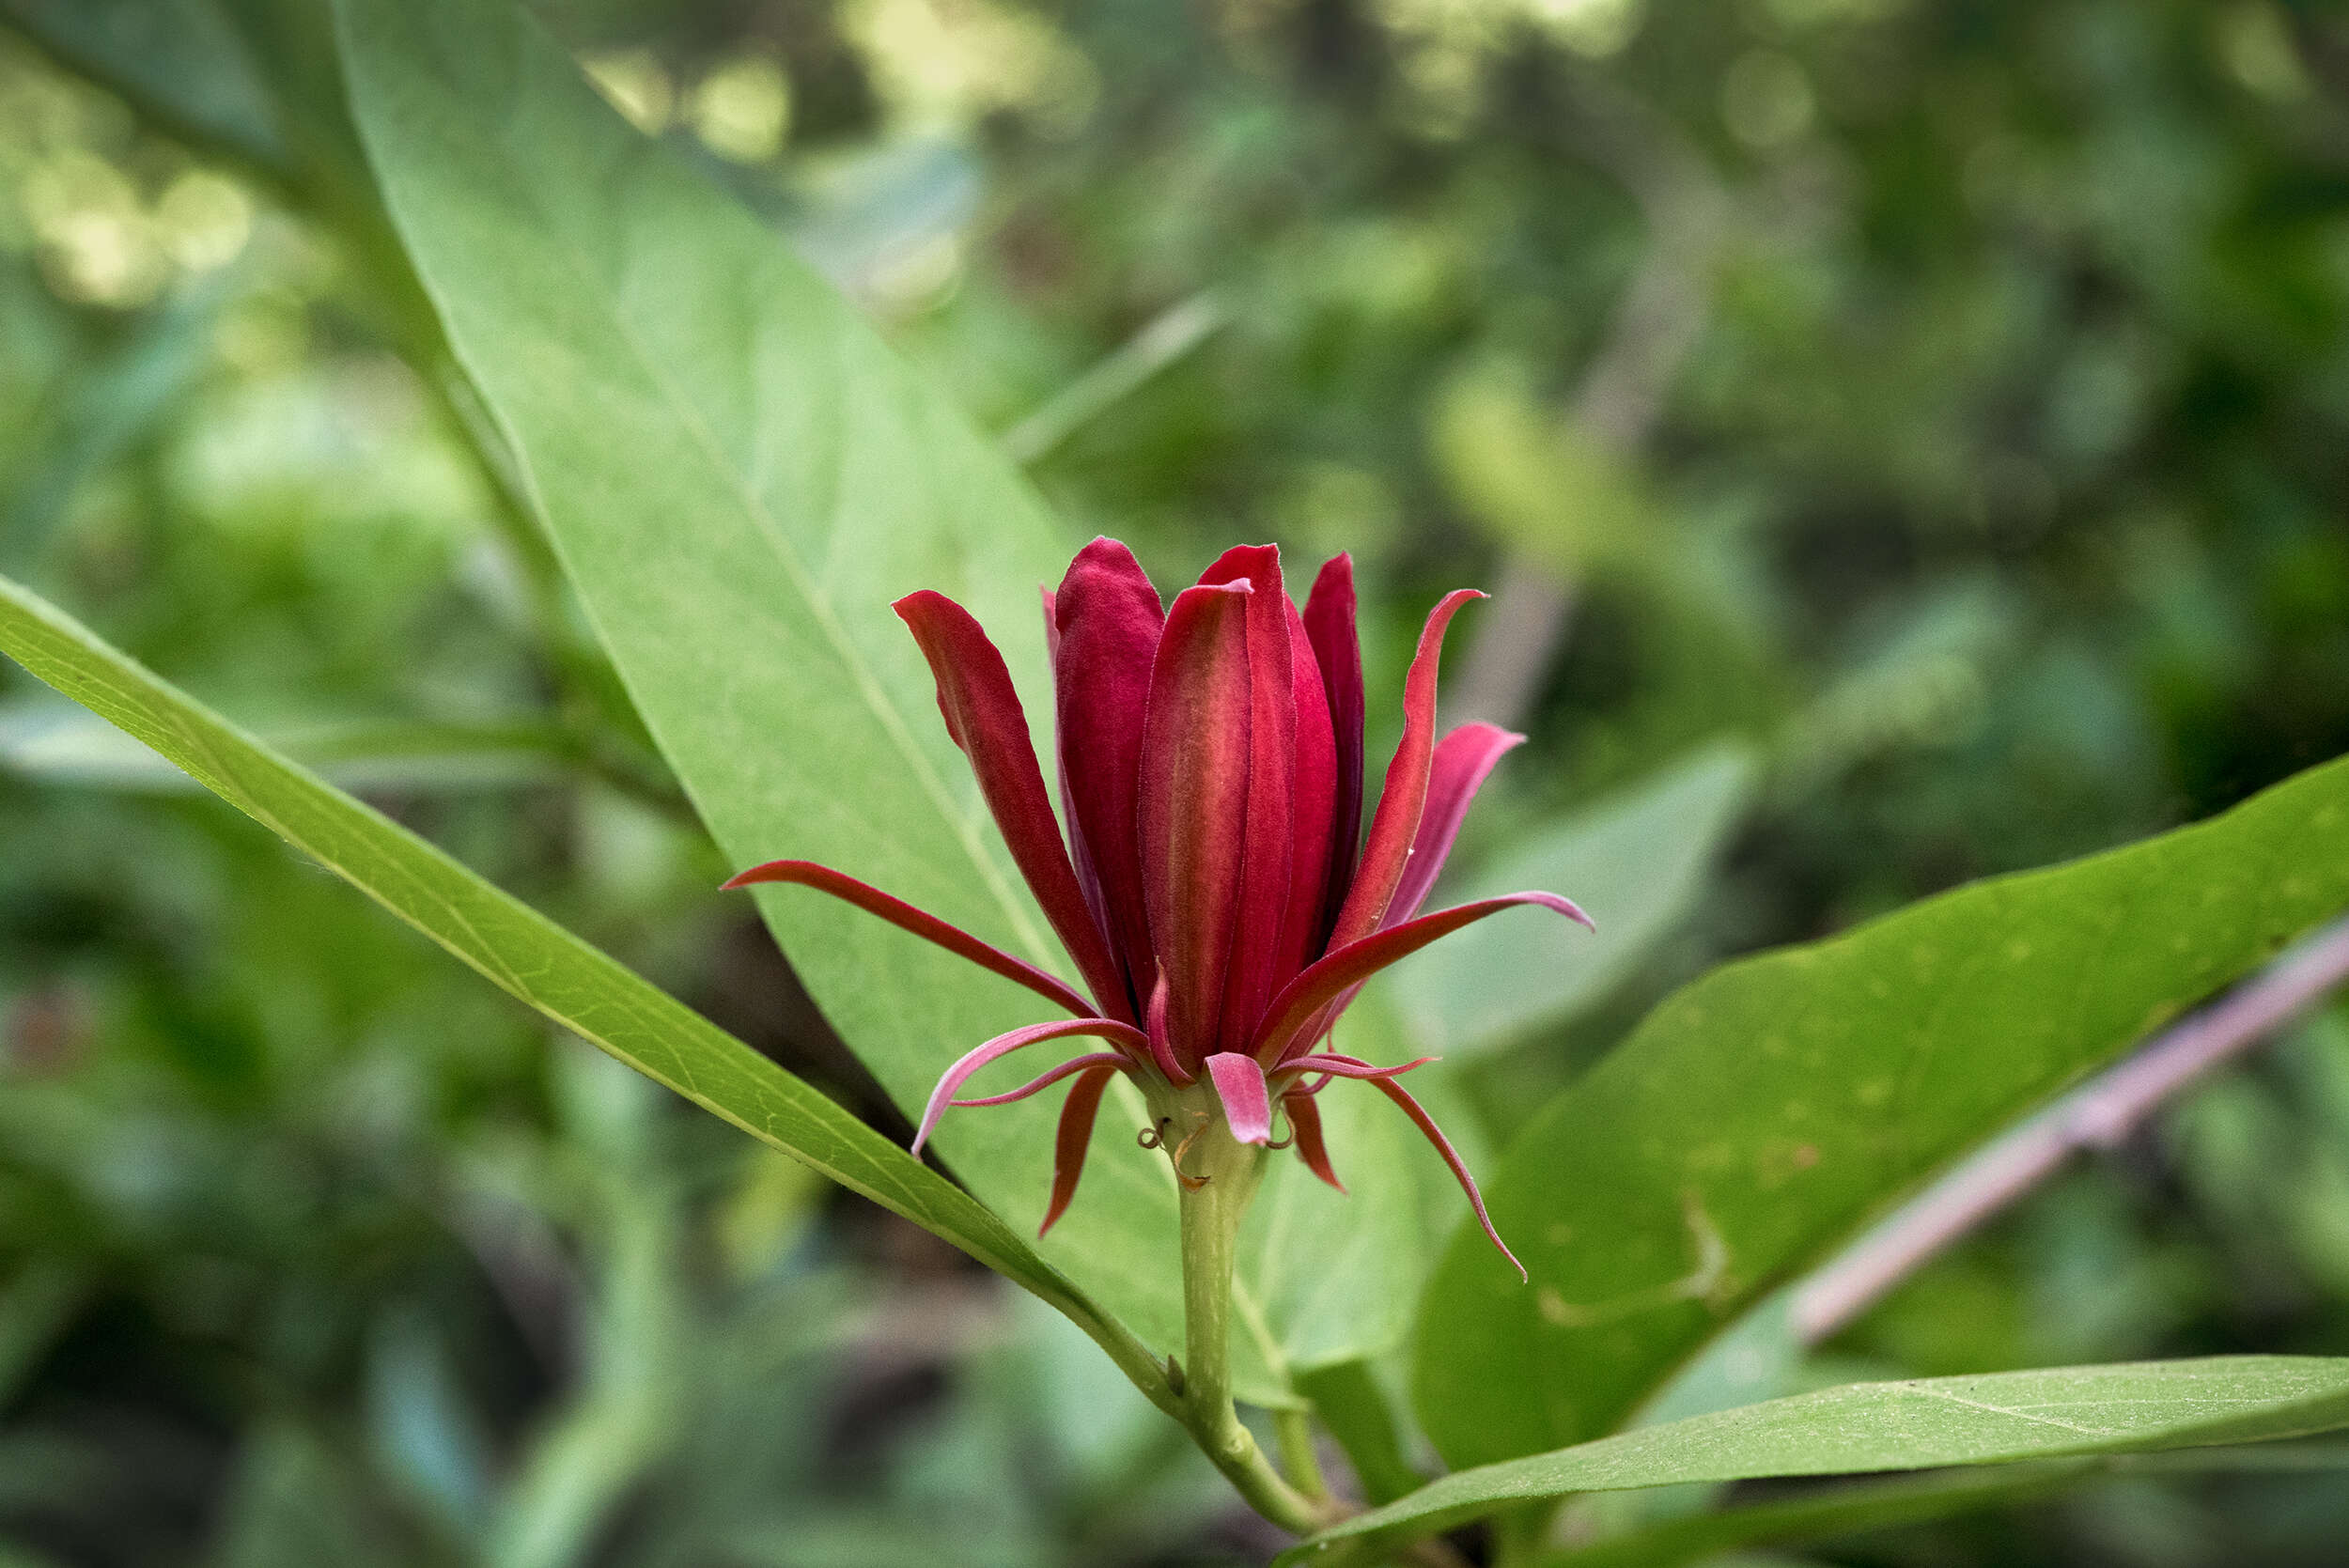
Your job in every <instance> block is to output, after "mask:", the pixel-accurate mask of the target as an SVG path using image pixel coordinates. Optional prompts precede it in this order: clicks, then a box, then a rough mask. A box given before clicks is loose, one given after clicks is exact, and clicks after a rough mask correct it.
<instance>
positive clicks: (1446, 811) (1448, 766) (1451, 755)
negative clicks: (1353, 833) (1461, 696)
mask: <svg viewBox="0 0 2349 1568" xmlns="http://www.w3.org/2000/svg"><path fill="white" fill-rule="evenodd" d="M1524 743H1525V737H1523V736H1521V735H1514V734H1511V733H1510V732H1509V731H1507V730H1504V729H1502V728H1501V726H1500V725H1498V724H1486V723H1474V724H1462V725H1461V726H1460V727H1459V728H1458V729H1456V730H1454V731H1453V732H1452V733H1451V734H1450V735H1447V736H1445V737H1443V738H1442V739H1441V740H1439V741H1437V742H1436V756H1435V761H1434V762H1433V764H1432V765H1431V766H1430V767H1429V768H1428V770H1427V807H1426V809H1425V810H1424V811H1423V812H1422V813H1421V814H1420V819H1419V836H1418V837H1416V838H1414V839H1412V840H1411V857H1410V859H1409V860H1408V862H1405V863H1404V867H1403V879H1402V880H1401V881H1399V882H1397V883H1396V884H1395V885H1394V897H1393V898H1392V899H1391V900H1389V902H1388V904H1387V912H1386V915H1385V917H1384V918H1382V919H1381V920H1380V921H1379V924H1381V925H1400V924H1403V923H1404V922H1405V921H1407V920H1408V919H1410V918H1411V917H1412V916H1413V915H1416V914H1418V913H1419V908H1420V906H1421V905H1423V904H1424V903H1426V902H1427V895H1428V894H1429V893H1433V892H1434V891H1435V888H1436V878H1437V877H1439V875H1441V874H1442V872H1443V862H1445V861H1446V860H1448V859H1449V858H1450V857H1451V854H1452V843H1453V840H1455V839H1456V838H1458V837H1459V836H1460V824H1461V822H1462V821H1463V820H1465V819H1466V818H1467V816H1468V810H1469V804H1470V801H1472V800H1475V799H1476V791H1477V788H1478V786H1479V785H1481V784H1484V782H1485V776H1486V774H1488V773H1490V772H1491V771H1492V770H1493V764H1495V763H1497V762H1499V761H1500V760H1501V758H1502V757H1503V756H1504V755H1506V754H1507V753H1509V752H1511V751H1513V750H1514V749H1516V748H1517V747H1518V746H1521V745H1523V744H1524Z"/></svg>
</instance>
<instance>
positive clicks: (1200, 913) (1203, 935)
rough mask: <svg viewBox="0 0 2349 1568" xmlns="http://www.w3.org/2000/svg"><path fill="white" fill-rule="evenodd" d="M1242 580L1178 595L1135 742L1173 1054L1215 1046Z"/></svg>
mask: <svg viewBox="0 0 2349 1568" xmlns="http://www.w3.org/2000/svg"><path fill="white" fill-rule="evenodd" d="M1249 598H1250V592H1249V586H1248V584H1246V583H1240V582H1233V583H1224V584H1221V585H1216V586H1201V587H1192V588H1186V589H1184V590H1183V591H1182V592H1181V593H1180V594H1177V595H1176V596H1175V605H1174V608H1173V609H1171V610H1169V611H1168V612H1167V616H1166V631H1165V633H1164V635H1163V636H1161V637H1160V638H1159V651H1158V659H1157V662H1156V663H1155V665H1154V666H1153V668H1152V670H1151V673H1150V709H1149V712H1148V713H1147V714H1146V715H1145V716H1144V718H1143V739H1142V800H1141V806H1142V873H1143V894H1144V897H1145V900H1146V902H1147V904H1148V908H1149V911H1150V941H1151V947H1152V949H1153V950H1154V951H1155V952H1156V953H1157V955H1158V960H1159V973H1160V975H1161V977H1163V978H1164V979H1165V981H1166V983H1167V1033H1168V1038H1169V1040H1170V1042H1171V1045H1172V1048H1173V1052H1174V1056H1175V1061H1176V1062H1177V1063H1180V1064H1181V1065H1182V1066H1183V1068H1184V1069H1185V1070H1186V1071H1187V1072H1191V1073H1195V1072H1196V1071H1197V1069H1198V1066H1199V1063H1200V1062H1201V1061H1202V1060H1204V1059H1205V1058H1206V1057H1207V1056H1208V1055H1209V1054H1211V1053H1212V1052H1213V1051H1214V1049H1215V1045H1216V1030H1217V1026H1218V1023H1219V1020H1220V1019H1221V1017H1222V1011H1223V988H1224V973H1225V971H1226V970H1227V969H1228V968H1229V966H1230V963H1231V954H1232V928H1233V925H1234V924H1236V922H1237V917H1238V913H1239V894H1240V859H1241V856H1240V851H1241V845H1242V843H1243V841H1244V838H1245V834H1246V827H1247V815H1248V768H1249V727H1250V703H1249V685H1248V625H1247V609H1248V600H1249Z"/></svg>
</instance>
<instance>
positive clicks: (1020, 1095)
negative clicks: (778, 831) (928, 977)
mask: <svg viewBox="0 0 2349 1568" xmlns="http://www.w3.org/2000/svg"><path fill="white" fill-rule="evenodd" d="M1417 1064H1418V1063H1413V1065H1414V1066H1416V1065H1417ZM1132 1065H1133V1059H1132V1058H1131V1057H1129V1056H1128V1055H1127V1054H1126V1053H1125V1052H1124V1051H1116V1050H1096V1051H1087V1052H1086V1053H1085V1054H1084V1055H1082V1056H1072V1057H1070V1058H1069V1059H1068V1060H1067V1061H1066V1062H1064V1063H1061V1064H1060V1065H1059V1066H1057V1067H1049V1068H1047V1069H1045V1070H1044V1071H1043V1072H1040V1073H1038V1074H1037V1075H1036V1076H1035V1077H1034V1078H1032V1079H1028V1081H1027V1082H1025V1083H1023V1084H1021V1085H1020V1086H1019V1088H1017V1089H1010V1090H1006V1091H1004V1092H1003V1094H982V1095H980V1096H979V1097H978V1098H976V1099H969V1100H948V1101H947V1102H946V1104H947V1105H948V1106H949V1107H951V1108H953V1109H955V1110H970V1109H971V1108H972V1107H974V1106H982V1105H1009V1104H1011V1103H1012V1102H1013V1101H1014V1100H1024V1099H1026V1098H1027V1097H1028V1096H1029V1095H1031V1094H1042V1093H1043V1092H1044V1091H1045V1090H1047V1089H1050V1087H1051V1086H1052V1085H1053V1084H1055V1083H1058V1082H1059V1081H1060V1080H1061V1079H1065V1078H1068V1077H1070V1076H1072V1075H1074V1074H1077V1073H1081V1072H1083V1071H1085V1070H1086V1069H1087V1068H1091V1067H1119V1068H1129V1067H1131V1066H1132Z"/></svg>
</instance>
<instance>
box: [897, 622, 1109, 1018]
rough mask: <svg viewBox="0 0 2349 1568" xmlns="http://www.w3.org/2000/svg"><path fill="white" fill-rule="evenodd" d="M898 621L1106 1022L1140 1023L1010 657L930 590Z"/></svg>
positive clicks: (1047, 916) (948, 729) (1019, 861)
mask: <svg viewBox="0 0 2349 1568" xmlns="http://www.w3.org/2000/svg"><path fill="white" fill-rule="evenodd" d="M895 609H896V612H897V615H898V618H899V619H900V620H903V621H904V622H905V623H906V627H907V629H909V630H910V631H911V632H912V633H913V640H914V641H915V642H916V643H918V644H921V648H922V654H923V657H924V658H926V659H927V660H929V664H930V673H931V674H932V675H935V676H936V677H937V680H938V708H939V711H940V712H941V714H943V715H944V716H945V719H946V733H947V734H949V735H951V736H953V737H954V738H955V744H956V745H957V746H960V747H961V748H962V751H963V754H964V755H965V756H967V757H969V758H970V759H971V771H972V773H974V774H976V775H977V776H978V781H979V793H980V794H981V795H983V796H985V797H986V799H987V807H988V811H990V812H992V813H994V814H995V825H996V826H997V827H998V828H1000V829H1002V830H1003V842H1004V843H1005V844H1007V845H1009V846H1011V858H1012V860H1013V861H1014V862H1016V863H1017V864H1018V865H1019V874H1020V875H1021V876H1022V877H1026V878H1027V881H1028V887H1029V889H1030V890H1031V891H1032V892H1034V894H1035V901H1036V903H1037V904H1038V905H1039V906H1041V907H1042V908H1043V910H1044V918H1045V919H1047V920H1049V921H1050V922H1051V923H1052V930H1053V933H1054V934H1055V935H1057V936H1058V937H1059V938H1060V939H1061V945H1062V946H1063V947H1065V948H1066V949H1067V950H1068V955H1069V956H1070V957H1071V958H1073V959H1075V960H1076V962H1077V971H1078V972H1079V973H1080V974H1081V975H1083V976H1084V980H1085V986H1086V987H1087V988H1088V989H1090V990H1091V991H1092V992H1093V998H1094V1001H1095V1002H1096V1004H1097V1007H1098V1009H1099V1011H1100V1012H1101V1013H1102V1014H1103V1015H1104V1016H1105V1017H1113V1018H1119V1019H1122V1020H1123V1021H1125V1022H1127V1023H1131V1022H1133V1021H1134V1016H1133V1005H1132V1003H1131V1002H1129V1001H1128V1000H1127V998H1126V985H1125V980H1124V978H1123V976H1121V975H1120V974H1119V973H1118V970H1117V966H1116V964H1115V963H1114V962H1112V960H1111V958H1110V950H1109V943H1108V942H1107V941H1106V940H1105V939H1103V938H1102V936H1101V930H1100V927H1099V926H1097V925H1096V924H1094V923H1093V911H1092V910H1091V909H1089V908H1086V907H1085V900H1084V893H1082V892H1081V890H1080V889H1079V888H1078V886H1077V873H1076V869H1075V867H1073V866H1072V865H1070V864H1069V861H1068V849H1067V846H1066V845H1064V844H1063V843H1062V842H1061V836H1060V822H1059V820H1058V819H1057V818H1055V817H1054V816H1053V815H1052V801H1051V798H1050V796H1049V795H1047V794H1046V793H1045V790H1044V775H1043V773H1042V772H1041V771H1040V770H1039V769H1038V768H1037V767H1036V762H1035V748H1034V745H1033V744H1032V743H1031V742H1030V740H1029V738H1028V717H1027V715H1026V714H1025V713H1024V712H1022V711H1021V709H1020V706H1019V692H1018V691H1016V690H1014V689H1013V687H1012V684H1011V672H1010V671H1009V670H1007V669H1005V668H1004V667H1003V655H1002V654H1000V653H998V652H996V651H995V644H993V643H990V642H988V638H987V633H986V632H985V631H984V630H982V629H980V627H979V623H978V622H977V621H975V620H973V619H972V617H971V613H970V612H969V611H967V610H965V609H963V607H962V606H961V605H959V604H957V603H956V602H955V601H954V600H953V599H950V598H947V597H946V596H945V595H943V594H939V593H932V592H931V591H929V590H928V589H924V590H923V591H922V592H920V593H917V594H908V595H907V596H906V597H905V598H901V599H899V600H898V601H897V603H896V606H895Z"/></svg>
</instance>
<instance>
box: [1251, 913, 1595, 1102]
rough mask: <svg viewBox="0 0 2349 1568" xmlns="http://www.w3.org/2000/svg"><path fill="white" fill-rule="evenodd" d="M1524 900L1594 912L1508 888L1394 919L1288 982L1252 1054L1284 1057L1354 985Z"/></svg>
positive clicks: (1580, 916) (1574, 916)
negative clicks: (1400, 920) (1413, 917)
mask: <svg viewBox="0 0 2349 1568" xmlns="http://www.w3.org/2000/svg"><path fill="white" fill-rule="evenodd" d="M1520 904H1538V905H1540V906H1542V907H1543V908H1547V909H1555V910H1557V911H1558V912H1559V913H1560V914H1562V915H1563V916H1565V917H1566V918H1567V919H1568V920H1571V921H1575V922H1578V923H1579V924H1582V925H1585V926H1587V925H1589V924H1591V917H1590V916H1588V915H1586V914H1584V913H1583V912H1582V911H1581V910H1580V909H1579V908H1575V905H1574V901H1573V900H1572V899H1567V898H1561V897H1559V896H1558V895H1557V894H1556V893H1502V894H1501V896H1500V897H1498V898H1480V899H1477V900H1476V901H1475V902H1474V903H1471V904H1456V905H1455V906H1453V907H1452V908H1449V909H1439V910H1437V911H1436V912H1435V913H1434V914H1432V915H1422V916H1420V917H1419V918H1418V919H1417V920H1407V921H1405V922H1404V923H1403V924H1400V925H1390V926H1388V927H1387V928H1386V929H1385V930H1383V931H1377V932H1374V933H1372V934H1371V935H1370V936H1367V937H1364V938H1362V939H1361V940H1360V941H1353V942H1348V943H1346V945H1345V946H1344V947H1341V948H1338V949H1336V950H1334V951H1333V952H1331V953H1330V954H1329V955H1327V956H1326V957H1323V958H1320V959H1318V960H1316V961H1315V963H1314V964H1313V965H1312V966H1311V967H1309V968H1308V969H1307V970H1305V972H1304V973H1302V974H1300V975H1299V976H1298V977H1297V978H1296V979H1294V980H1292V981H1290V982H1289V983H1288V984H1287V985H1286V986H1283V987H1282V988H1281V994H1280V995H1279V996H1277V997H1275V998H1273V999H1272V1006H1271V1008H1270V1009H1269V1010H1268V1012H1267V1013H1266V1015H1265V1021H1264V1026H1263V1027H1262V1028H1261V1029H1259V1030H1258V1031H1257V1032H1256V1038H1255V1041H1254V1044H1253V1046H1252V1048H1251V1050H1250V1052H1249V1054H1250V1055H1252V1056H1253V1057H1255V1059H1256V1060H1257V1061H1259V1062H1275V1063H1277V1062H1279V1061H1280V1060H1281V1057H1282V1055H1283V1053H1284V1052H1286V1051H1287V1050H1288V1048H1290V1047H1292V1046H1295V1045H1298V1044H1299V1042H1300V1041H1306V1040H1308V1039H1309V1037H1308V1036H1307V1035H1306V1034H1304V1033H1303V1030H1304V1029H1305V1026H1306V1025H1308V1024H1310V1023H1312V1022H1313V1021H1314V1018H1315V1015H1317V1014H1318V1013H1319V1012H1320V1011H1321V1010H1322V1008H1324V1007H1325V1006H1327V1005H1329V1004H1330V1002H1332V1001H1337V1000H1338V998H1339V997H1341V996H1343V995H1344V994H1345V993H1346V991H1348V990H1350V989H1351V988H1352V987H1354V986H1359V985H1361V983H1362V982H1363V981H1365V980H1367V979H1369V978H1370V977H1371V976H1372V975H1374V974H1377V972H1378V971H1379V970H1382V969H1385V968H1386V967H1387V966H1388V965H1389V964H1392V963H1393V962H1394V961H1395V960H1396V959H1398V958H1403V957H1408V955H1411V954H1414V953H1417V952H1418V951H1419V950H1420V949H1421V948H1423V947H1425V946H1426V945H1427V944H1428V943H1429V942H1432V941H1434V940H1436V939H1438V938H1439V937H1445V936H1449V935H1450V934H1451V933H1453V932H1455V931H1457V930H1458V929H1459V928H1460V927H1461V926H1463V925H1467V924H1472V923H1473V922H1476V921H1480V920H1483V919H1484V918H1485V917H1486V916H1487V915H1497V914H1499V913H1500V912H1501V910H1503V909H1509V908H1516V907H1517V906H1518V905H1520Z"/></svg>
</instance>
